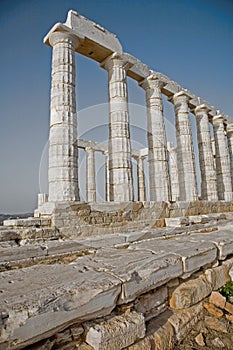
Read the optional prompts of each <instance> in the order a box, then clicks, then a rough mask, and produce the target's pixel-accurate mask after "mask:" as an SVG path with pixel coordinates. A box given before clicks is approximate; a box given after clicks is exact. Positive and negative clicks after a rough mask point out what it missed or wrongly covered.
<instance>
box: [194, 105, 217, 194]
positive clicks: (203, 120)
mask: <svg viewBox="0 0 233 350" xmlns="http://www.w3.org/2000/svg"><path fill="white" fill-rule="evenodd" d="M195 115H196V120H197V140H198V149H199V163H200V171H201V198H202V199H204V200H209V201H216V200H218V194H217V181H216V171H215V168H214V158H213V152H212V144H211V138H210V128H209V118H208V109H207V108H206V107H205V106H204V105H201V106H198V107H197V108H196V109H195Z"/></svg>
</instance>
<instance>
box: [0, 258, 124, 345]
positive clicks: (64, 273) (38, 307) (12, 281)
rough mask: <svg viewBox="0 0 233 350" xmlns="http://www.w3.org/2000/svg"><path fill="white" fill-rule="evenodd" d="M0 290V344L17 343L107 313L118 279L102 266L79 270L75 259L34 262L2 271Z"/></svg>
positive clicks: (115, 294)
mask: <svg viewBox="0 0 233 350" xmlns="http://www.w3.org/2000/svg"><path fill="white" fill-rule="evenodd" d="M0 290H1V292H0V315H1V318H0V324H1V334H0V348H1V344H4V349H18V348H19V347H23V346H26V345H28V344H32V343H35V342H37V341H39V340H41V339H43V338H46V337H49V336H51V335H53V334H54V333H56V332H58V331H60V330H62V329H65V328H66V327H68V326H69V325H71V324H73V323H79V322H80V323H81V322H83V321H86V320H91V319H95V318H96V317H102V316H105V315H107V314H109V313H110V312H111V311H112V309H113V308H114V307H115V305H116V300H117V298H118V296H119V294H120V291H121V282H120V281H119V279H118V278H115V277H113V276H111V275H110V274H107V273H105V272H99V271H84V270H82V271H80V267H79V265H77V264H72V265H58V264H56V265H49V266H48V265H38V266H33V267H29V268H23V269H20V270H13V271H9V272H2V273H1V274H0ZM6 344H7V345H6Z"/></svg>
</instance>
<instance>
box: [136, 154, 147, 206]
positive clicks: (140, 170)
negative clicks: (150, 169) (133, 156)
mask: <svg viewBox="0 0 233 350" xmlns="http://www.w3.org/2000/svg"><path fill="white" fill-rule="evenodd" d="M143 160H144V157H142V156H139V157H137V177H138V201H140V202H144V201H146V187H145V173H144V162H143Z"/></svg>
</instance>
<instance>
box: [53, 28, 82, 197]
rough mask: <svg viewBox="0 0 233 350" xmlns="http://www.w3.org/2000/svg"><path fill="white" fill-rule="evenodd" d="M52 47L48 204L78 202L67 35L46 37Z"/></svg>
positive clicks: (72, 43)
mask: <svg viewBox="0 0 233 350" xmlns="http://www.w3.org/2000/svg"><path fill="white" fill-rule="evenodd" d="M49 43H50V45H51V46H52V47H53V58H52V83H51V104H50V134H49V176H48V182H49V201H50V202H57V201H75V200H79V190H78V148H77V147H76V146H75V143H76V141H77V114H76V94H75V57H74V53H75V48H76V47H77V46H78V39H77V38H76V37H75V36H74V35H72V34H69V33H68V32H54V33H52V34H51V35H50V36H49Z"/></svg>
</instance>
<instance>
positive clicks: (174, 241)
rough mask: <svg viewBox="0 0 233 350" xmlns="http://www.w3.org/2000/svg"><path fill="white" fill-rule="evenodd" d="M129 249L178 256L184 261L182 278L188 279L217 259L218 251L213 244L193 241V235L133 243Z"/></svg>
mask: <svg viewBox="0 0 233 350" xmlns="http://www.w3.org/2000/svg"><path fill="white" fill-rule="evenodd" d="M129 249H133V250H141V249H145V250H147V251H151V252H153V253H154V254H158V253H160V254H161V253H163V252H167V253H170V254H177V255H178V256H180V257H181V258H182V261H183V272H184V275H183V276H182V277H184V278H186V277H188V276H189V275H190V274H192V273H193V272H194V271H197V270H199V269H200V268H201V267H203V266H206V265H208V264H210V263H212V262H213V261H215V260H216V258H217V249H216V246H215V245H214V244H213V243H212V242H204V241H198V240H192V235H190V236H187V235H182V236H181V237H171V238H169V239H168V238H155V239H148V240H145V241H142V242H137V243H133V244H131V245H130V247H129Z"/></svg>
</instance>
